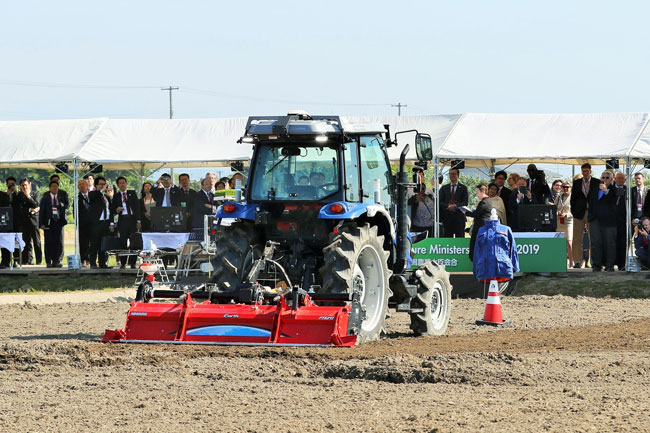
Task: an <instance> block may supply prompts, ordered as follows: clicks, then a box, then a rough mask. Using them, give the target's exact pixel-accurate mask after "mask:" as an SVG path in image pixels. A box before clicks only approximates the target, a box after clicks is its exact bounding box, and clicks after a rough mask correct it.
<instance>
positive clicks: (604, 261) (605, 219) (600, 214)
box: [589, 171, 616, 272]
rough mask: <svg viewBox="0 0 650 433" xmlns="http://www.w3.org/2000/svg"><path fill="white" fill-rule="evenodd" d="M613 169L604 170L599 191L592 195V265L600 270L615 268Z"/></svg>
mask: <svg viewBox="0 0 650 433" xmlns="http://www.w3.org/2000/svg"><path fill="white" fill-rule="evenodd" d="M613 180H614V175H613V174H612V172H611V171H603V174H602V175H601V176H600V184H599V186H598V192H597V193H596V194H594V195H592V196H591V197H590V199H591V201H590V202H589V226H590V234H591V267H592V270H593V271H594V272H600V271H601V270H602V268H603V265H604V266H605V270H606V271H609V272H611V271H613V270H614V260H615V256H616V192H615V191H614V186H613V184H612V181H613Z"/></svg>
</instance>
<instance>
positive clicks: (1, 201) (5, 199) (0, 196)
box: [0, 186, 15, 269]
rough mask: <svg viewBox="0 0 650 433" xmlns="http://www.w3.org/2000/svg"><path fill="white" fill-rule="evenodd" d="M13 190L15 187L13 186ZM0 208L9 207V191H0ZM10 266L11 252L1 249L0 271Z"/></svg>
mask: <svg viewBox="0 0 650 433" xmlns="http://www.w3.org/2000/svg"><path fill="white" fill-rule="evenodd" d="M14 188H15V186H14ZM0 207H7V208H8V207H11V195H10V193H9V190H7V192H4V191H0ZM11 230H13V227H11V228H9V230H8V231H11ZM10 265H11V251H9V250H8V249H6V248H2V262H0V269H6V268H8V267H9V266H10Z"/></svg>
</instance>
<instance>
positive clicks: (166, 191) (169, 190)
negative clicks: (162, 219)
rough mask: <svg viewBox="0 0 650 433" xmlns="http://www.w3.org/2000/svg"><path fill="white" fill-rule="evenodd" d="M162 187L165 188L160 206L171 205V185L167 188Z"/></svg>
mask: <svg viewBox="0 0 650 433" xmlns="http://www.w3.org/2000/svg"><path fill="white" fill-rule="evenodd" d="M163 189H164V190H165V193H164V194H163V202H162V206H163V207H169V206H171V205H172V204H171V203H170V201H171V194H172V193H171V187H169V188H163ZM167 197H169V200H167Z"/></svg>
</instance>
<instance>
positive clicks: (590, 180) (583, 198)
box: [571, 162, 600, 268]
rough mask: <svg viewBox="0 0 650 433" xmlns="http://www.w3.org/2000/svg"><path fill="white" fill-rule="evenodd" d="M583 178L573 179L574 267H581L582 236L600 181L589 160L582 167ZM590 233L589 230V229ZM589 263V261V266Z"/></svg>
mask: <svg viewBox="0 0 650 433" xmlns="http://www.w3.org/2000/svg"><path fill="white" fill-rule="evenodd" d="M580 170H581V171H582V179H576V180H574V181H573V187H572V188H571V214H572V215H573V245H575V246H576V247H575V248H573V262H574V263H575V265H574V266H573V267H574V268H580V267H581V263H582V237H583V235H584V231H585V226H587V222H588V221H589V206H590V203H591V198H592V197H593V196H597V195H598V189H599V185H600V181H599V180H598V179H594V177H593V176H592V175H591V164H589V163H588V162H586V163H584V164H582V166H581V167H580ZM587 234H589V231H587ZM588 265H589V264H588V263H587V266H588Z"/></svg>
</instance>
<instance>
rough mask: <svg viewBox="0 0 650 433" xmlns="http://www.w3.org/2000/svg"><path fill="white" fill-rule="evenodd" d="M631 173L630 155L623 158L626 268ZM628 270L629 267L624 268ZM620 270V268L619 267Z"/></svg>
mask: <svg viewBox="0 0 650 433" xmlns="http://www.w3.org/2000/svg"><path fill="white" fill-rule="evenodd" d="M631 173H632V167H631V161H630V157H629V155H628V157H627V158H626V160H625V178H626V179H625V186H626V187H627V194H625V234H626V236H625V261H626V263H625V267H626V268H627V266H628V263H629V260H627V256H628V254H630V237H631V236H632V233H631V230H632V225H631V223H632V209H630V202H631V200H632V196H631V194H632V185H631V180H632V179H631V178H630V175H631ZM626 270H627V271H628V272H629V269H626ZM619 271H620V269H619Z"/></svg>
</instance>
